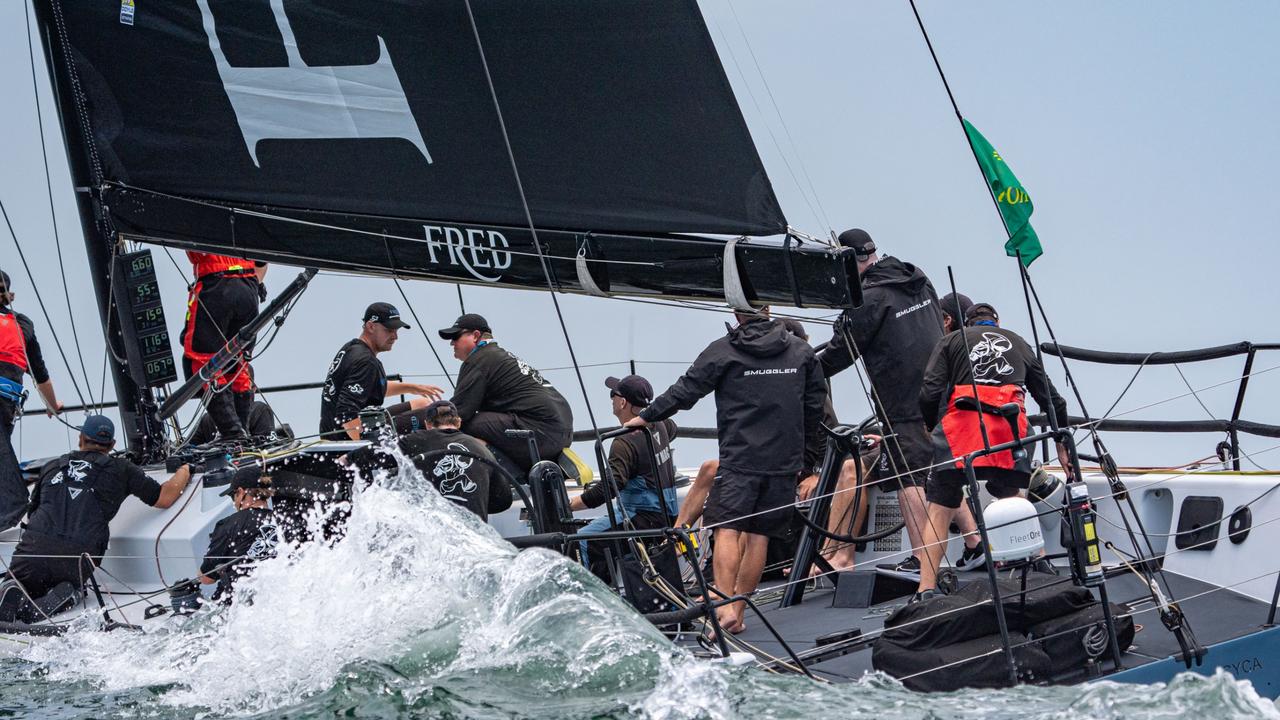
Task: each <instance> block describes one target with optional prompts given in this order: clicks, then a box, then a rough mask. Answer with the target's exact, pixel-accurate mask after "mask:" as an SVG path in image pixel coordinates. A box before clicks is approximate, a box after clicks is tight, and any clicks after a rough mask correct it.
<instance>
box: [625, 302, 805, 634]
mask: <svg viewBox="0 0 1280 720" xmlns="http://www.w3.org/2000/svg"><path fill="white" fill-rule="evenodd" d="M735 317H736V318H737V320H738V325H737V327H734V328H731V329H730V330H729V333H728V334H727V335H726V336H724V337H722V338H719V339H717V340H715V341H714V342H712V343H711V344H710V345H709V346H707V349H705V350H703V351H702V354H700V355H699V356H698V358H697V359H696V360H695V361H694V362H693V365H692V366H691V367H690V368H689V369H688V371H686V372H685V374H684V375H683V376H681V377H680V379H679V380H677V381H676V382H675V384H673V385H672V386H671V387H670V388H668V389H667V391H666V392H664V393H663V394H662V395H659V396H658V397H657V398H655V399H654V400H653V402H652V403H650V404H649V406H648V407H646V408H644V409H643V410H641V411H640V414H639V415H638V416H637V417H634V418H632V419H630V420H628V421H627V422H626V423H624V425H625V426H626V427H643V426H645V425H647V424H649V423H656V422H658V421H660V420H665V419H667V418H669V417H671V416H672V415H674V414H675V413H676V412H677V411H679V410H687V409H689V408H691V407H693V406H694V404H695V403H697V402H698V400H699V399H701V398H703V397H706V396H707V395H709V394H711V393H712V392H714V393H715V398H716V427H717V431H718V433H717V434H718V436H719V438H718V439H719V454H720V477H719V478H718V479H717V480H716V481H715V483H714V484H713V485H712V487H711V492H710V495H709V496H708V498H707V505H706V509H705V511H704V514H703V524H704V525H709V526H712V527H714V528H715V534H714V536H713V540H714V542H715V548H716V551H715V555H714V560H713V563H712V567H713V572H714V575H715V580H716V585H717V586H718V587H719V589H720V590H721V591H722V592H724V593H725V594H726V595H729V596H733V595H748V594H750V593H752V592H754V591H755V588H756V585H757V584H758V583H759V582H760V574H761V572H762V571H763V569H764V561H765V554H766V552H767V550H768V545H769V538H771V537H779V538H780V537H785V535H786V532H787V525H788V523H787V517H788V511H789V510H790V508H791V506H792V505H793V504H794V501H795V496H796V481H797V480H798V479H799V478H800V476H801V475H802V474H806V475H807V474H808V472H809V471H808V468H812V467H813V466H814V465H815V464H816V458H813V457H806V449H811V448H816V447H817V443H816V442H815V441H814V440H813V438H814V437H815V436H816V435H817V434H818V432H819V430H820V426H821V422H822V406H823V402H824V401H825V399H826V396H827V388H826V384H825V383H824V382H823V377H822V369H821V367H820V366H819V364H818V360H817V358H816V357H815V356H814V353H813V348H811V347H809V344H808V343H806V342H805V341H803V340H801V339H800V338H798V337H796V336H794V335H792V334H791V333H789V332H787V330H786V328H784V327H783V326H782V323H779V322H776V321H774V320H771V319H770V318H769V315H768V308H764V309H761V310H759V311H758V312H755V313H743V312H738V313H735ZM743 611H744V604H743V603H741V602H738V603H732V604H729V605H724V606H721V607H720V608H718V609H717V610H716V614H717V616H718V619H719V622H720V626H721V627H722V628H724V629H725V630H726V631H727V632H732V633H739V632H742V630H743V629H744V627H745V625H744V623H743V617H742V616H743Z"/></svg>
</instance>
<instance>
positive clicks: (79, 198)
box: [34, 3, 164, 459]
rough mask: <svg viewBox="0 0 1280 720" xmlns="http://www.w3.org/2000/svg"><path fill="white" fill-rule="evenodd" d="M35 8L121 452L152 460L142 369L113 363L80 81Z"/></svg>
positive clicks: (106, 264) (96, 176)
mask: <svg viewBox="0 0 1280 720" xmlns="http://www.w3.org/2000/svg"><path fill="white" fill-rule="evenodd" d="M34 6H35V13H36V22H37V25H38V27H39V28H40V34H41V36H42V38H43V43H42V45H43V48H44V57H45V64H46V66H47V67H48V70H49V79H50V85H51V86H52V89H53V94H54V98H55V102H56V107H57V110H58V118H59V127H60V128H61V130H62V138H63V144H64V146H65V148H66V153H67V163H68V165H69V167H70V170H71V179H72V183H73V185H74V187H75V197H76V209H77V210H78V211H79V214H80V225H81V228H82V230H83V232H84V242H85V252H86V256H87V260H88V265H89V276H90V278H92V280H93V290H94V296H95V297H96V299H97V301H98V315H99V318H100V320H101V322H102V327H103V336H104V338H103V339H104V341H105V342H106V345H107V362H108V363H109V364H110V366H111V376H112V380H113V381H114V385H115V390H116V398H117V400H118V403H119V404H118V408H119V412H120V420H121V424H122V426H123V428H124V435H125V446H126V448H127V449H128V450H129V452H130V453H132V454H134V455H135V456H136V457H138V458H140V459H151V458H152V457H153V456H154V455H155V454H156V453H157V452H158V451H159V449H160V448H162V447H163V445H164V429H163V426H162V424H161V422H160V419H159V416H158V415H157V411H158V406H157V405H156V401H155V395H154V393H153V392H152V391H151V389H150V388H148V387H147V386H146V384H145V381H142V380H141V379H140V378H136V377H134V376H133V373H134V372H136V373H138V374H139V375H140V374H141V372H142V369H141V368H126V367H125V366H124V365H123V364H122V363H121V362H120V361H119V360H118V359H117V358H118V357H120V354H119V353H117V352H116V351H115V350H114V349H113V348H114V347H118V344H119V342H120V341H121V340H122V336H121V334H120V330H119V328H120V323H121V318H120V314H119V312H118V311H117V309H116V308H115V306H114V303H113V301H112V297H111V286H112V267H113V263H112V258H113V257H114V255H115V248H116V244H117V241H118V240H117V237H116V235H115V232H114V228H113V227H112V225H111V221H110V212H109V210H108V209H107V208H106V207H104V206H103V204H102V200H101V197H100V196H99V195H98V194H97V193H95V192H94V188H97V187H100V186H101V184H102V180H103V176H102V168H101V165H100V164H99V160H98V157H97V153H96V150H95V149H94V145H93V143H94V140H93V130H92V128H91V127H89V126H88V123H89V115H88V113H87V111H86V109H85V108H84V107H83V103H82V102H81V98H82V93H81V90H80V79H79V77H78V76H77V75H76V70H75V64H74V62H73V61H72V60H71V57H70V53H71V48H69V47H67V46H66V45H65V44H64V38H65V35H64V34H63V33H62V32H61V18H60V16H59V15H58V8H57V7H56V6H54V5H52V4H48V3H34ZM59 57H61V58H63V60H62V61H61V62H60V61H58V60H57V58H59ZM42 132H43V130H42Z"/></svg>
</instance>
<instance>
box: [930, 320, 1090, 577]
mask: <svg viewBox="0 0 1280 720" xmlns="http://www.w3.org/2000/svg"><path fill="white" fill-rule="evenodd" d="M965 322H966V325H967V327H965V328H964V329H963V330H962V331H960V332H954V333H951V334H950V335H947V336H946V337H944V338H942V340H940V341H939V342H938V346H937V347H936V348H935V349H934V351H933V355H932V357H931V358H930V360H929V366H928V369H927V370H926V371H925V375H924V383H923V386H922V387H921V389H920V398H919V403H920V412H921V414H922V415H923V416H924V419H925V422H926V423H927V424H928V425H929V427H931V428H933V444H934V448H935V450H934V453H935V459H936V463H935V464H936V465H938V467H937V468H936V469H935V470H934V471H933V473H932V475H931V476H930V478H929V484H928V485H927V486H926V489H925V492H926V497H927V498H928V501H929V506H928V512H929V522H928V523H927V524H926V526H925V552H926V556H927V561H926V562H925V563H924V566H923V567H922V568H921V573H920V586H919V588H918V590H917V593H916V598H917V599H924V598H927V597H929V596H930V595H932V594H934V593H935V592H936V587H937V572H938V566H939V564H940V563H941V562H942V554H943V543H945V542H946V528H947V527H948V526H949V525H950V523H951V519H952V517H953V515H954V514H955V511H956V509H957V508H959V507H960V506H961V504H962V501H963V497H964V487H965V485H966V480H965V475H964V462H963V458H964V456H965V455H967V454H969V453H971V452H974V451H976V450H981V449H983V448H984V447H985V444H984V442H985V443H989V444H990V445H999V444H1001V443H1006V442H1010V441H1012V440H1013V428H1012V427H1011V426H1010V424H1009V421H1008V420H1007V419H1006V418H1005V417H1004V416H1003V415H1001V414H1000V412H999V411H1000V408H1001V407H1002V406H1004V405H1006V404H1009V403H1013V404H1015V405H1016V406H1017V408H1018V413H1017V416H1016V418H1015V422H1016V424H1017V428H1018V436H1019V437H1025V436H1026V432H1027V415H1026V393H1027V392H1028V391H1029V392H1030V393H1031V397H1033V398H1035V400H1036V404H1037V405H1039V406H1040V409H1041V410H1042V411H1046V412H1048V411H1050V410H1052V412H1054V413H1056V415H1057V417H1058V418H1059V422H1064V421H1065V420H1066V417H1067V402H1066V400H1064V399H1063V398H1062V396H1061V395H1059V394H1058V391H1057V390H1056V389H1054V387H1053V383H1052V382H1051V381H1050V380H1049V376H1048V375H1047V374H1046V373H1045V371H1044V367H1043V366H1041V364H1040V361H1039V359H1038V358H1037V357H1036V354H1035V351H1034V350H1032V349H1031V346H1029V345H1028V344H1027V342H1026V340H1023V339H1022V338H1021V337H1020V336H1018V335H1017V334H1016V333H1014V332H1012V331H1010V330H1004V329H1002V328H1001V327H1000V325H999V323H1000V316H999V315H998V314H997V313H996V310H995V308H994V307H992V306H991V305H989V304H987V303H977V304H976V305H974V306H973V307H971V308H970V309H969V313H968V315H967V316H966V318H965ZM975 389H976V395H977V397H976V398H975ZM984 435H985V441H984ZM1024 450H1026V448H1024ZM1058 458H1059V460H1060V461H1061V462H1062V467H1063V469H1064V471H1065V472H1066V473H1067V477H1068V479H1069V478H1070V476H1071V463H1070V458H1069V457H1068V456H1067V451H1066V448H1065V447H1064V446H1063V445H1062V444H1061V443H1059V444H1058ZM973 465H974V469H975V470H976V473H977V476H978V479H979V480H984V481H986V484H987V491H988V492H990V493H991V494H992V495H993V496H995V497H997V498H1004V497H1013V496H1014V495H1017V494H1018V493H1019V492H1020V491H1022V490H1024V489H1026V487H1027V484H1028V482H1029V481H1030V478H1031V453H1030V452H1022V453H1019V454H1018V456H1015V455H1014V454H1013V452H1012V451H1009V450H1006V451H1004V452H1000V453H996V454H994V455H983V456H979V457H978V458H977V459H976V460H975V461H974V463H973Z"/></svg>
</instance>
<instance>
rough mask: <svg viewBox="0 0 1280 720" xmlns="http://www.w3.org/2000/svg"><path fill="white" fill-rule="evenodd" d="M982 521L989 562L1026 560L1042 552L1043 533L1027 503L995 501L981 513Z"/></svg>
mask: <svg viewBox="0 0 1280 720" xmlns="http://www.w3.org/2000/svg"><path fill="white" fill-rule="evenodd" d="M982 517H983V520H985V521H986V524H987V539H988V540H989V541H990V544H991V558H992V559H993V560H995V561H996V562H1016V561H1019V560H1030V559H1032V558H1034V557H1036V556H1038V555H1039V554H1040V553H1041V551H1043V550H1044V532H1043V531H1041V529H1040V520H1039V518H1037V517H1036V508H1035V506H1034V505H1032V504H1031V501H1029V500H1027V499H1025V498H1020V497H1011V498H1004V499H1001V500H996V501H995V502H993V503H991V504H990V505H988V506H987V507H986V509H985V510H983V511H982Z"/></svg>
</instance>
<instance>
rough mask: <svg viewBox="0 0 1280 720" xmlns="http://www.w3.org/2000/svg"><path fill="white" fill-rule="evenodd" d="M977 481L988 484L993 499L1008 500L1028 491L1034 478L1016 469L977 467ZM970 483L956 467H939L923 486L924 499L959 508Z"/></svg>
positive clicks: (975, 470)
mask: <svg viewBox="0 0 1280 720" xmlns="http://www.w3.org/2000/svg"><path fill="white" fill-rule="evenodd" d="M974 472H975V474H976V475H977V477H978V480H980V481H985V482H986V483H987V492H989V493H991V496H992V497H994V498H997V499H998V498H1007V497H1013V496H1015V495H1017V494H1018V493H1019V492H1020V491H1022V490H1026V489H1027V486H1029V485H1030V484H1031V476H1030V475H1029V474H1026V473H1021V472H1018V471H1016V470H1004V469H1001V468H986V467H983V468H974ZM967 483H968V481H967V480H965V477H964V471H963V470H957V469H955V468H954V467H951V468H940V469H938V470H936V471H934V472H932V473H930V474H929V481H928V483H926V484H925V487H924V499H925V500H926V501H928V502H931V503H933V504H935V505H941V506H943V507H949V508H958V507H960V503H961V502H963V501H964V487H965V485H966V484H967Z"/></svg>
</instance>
